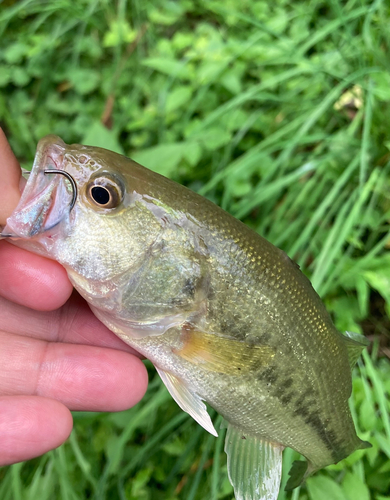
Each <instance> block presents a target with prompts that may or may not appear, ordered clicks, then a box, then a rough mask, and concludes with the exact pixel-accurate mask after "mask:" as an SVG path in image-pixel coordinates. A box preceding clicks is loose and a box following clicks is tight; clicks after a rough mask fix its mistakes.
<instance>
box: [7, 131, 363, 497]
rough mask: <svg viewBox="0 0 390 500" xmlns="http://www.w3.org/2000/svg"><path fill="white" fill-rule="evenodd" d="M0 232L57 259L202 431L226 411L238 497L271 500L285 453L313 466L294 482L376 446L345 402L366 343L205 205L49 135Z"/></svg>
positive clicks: (102, 154) (117, 159)
mask: <svg viewBox="0 0 390 500" xmlns="http://www.w3.org/2000/svg"><path fill="white" fill-rule="evenodd" d="M51 170H52V171H51ZM61 171H62V172H63V173H64V175H63V176H62V175H61ZM48 174H52V175H48ZM55 174H56V175H55ZM70 181H71V182H70ZM67 182H68V184H67ZM96 189H98V190H101V189H103V191H104V196H102V197H101V198H99V197H98V198H97V199H95V198H94V196H93V192H94V190H95V191H96ZM72 190H73V193H72V192H71V191H72ZM53 193H54V195H53ZM70 199H72V202H71V203H70ZM99 200H100V201H99ZM101 200H108V201H107V203H108V205H104V203H103V202H102V201H101ZM51 204H52V205H51ZM67 207H68V210H66V208H67ZM49 213H51V220H52V222H53V220H54V221H55V220H56V217H57V222H56V224H53V223H51V225H50V224H49V223H48V220H47V217H46V214H49ZM34 214H40V215H39V216H37V215H34ZM4 236H7V237H8V238H9V239H10V241H11V242H12V243H14V244H15V245H20V246H22V247H24V248H27V249H30V250H31V251H34V252H37V253H40V254H42V255H45V256H47V257H49V258H52V259H55V260H57V261H58V262H60V263H61V264H62V265H63V266H64V267H65V269H66V270H67V272H68V276H69V278H70V280H71V281H72V283H73V284H74V286H75V288H76V289H77V290H78V291H79V292H80V294H81V295H82V296H83V297H84V298H85V299H86V300H87V302H88V303H89V305H90V307H91V309H92V311H93V312H94V314H95V315H96V316H97V317H98V318H99V319H100V320H101V321H102V322H103V323H105V324H106V326H107V327H108V328H110V329H111V330H112V331H113V332H115V333H116V334H117V335H118V336H119V337H120V338H122V339H123V340H124V341H125V342H127V343H128V344H129V345H131V346H132V347H134V348H135V349H137V350H138V351H139V352H140V353H142V354H144V355H145V356H146V357H147V358H149V359H150V360H151V361H152V362H153V363H154V365H155V366H156V368H157V370H158V373H159V374H160V376H161V378H162V380H163V382H164V383H165V384H166V386H167V388H168V390H169V391H170V393H171V394H172V396H173V397H174V399H175V400H176V402H177V403H178V404H179V406H181V408H182V409H183V410H185V411H187V412H188V413H189V414H190V415H191V416H192V417H193V418H194V419H195V420H196V421H197V422H198V423H200V424H201V425H202V426H203V427H204V428H205V429H206V430H208V431H209V432H211V433H212V434H214V435H217V432H216V430H215V429H214V426H213V424H212V422H211V420H210V417H209V415H208V413H207V408H206V406H205V404H204V401H206V402H207V403H209V404H210V405H211V406H213V407H214V408H215V409H216V410H217V411H218V412H219V413H220V414H221V415H222V416H223V417H224V419H225V421H226V426H227V428H228V431H227V436H226V442H225V451H226V453H227V455H228V473H229V479H230V480H231V482H232V484H233V486H234V491H235V495H236V498H237V500H276V498H277V495H278V489H279V483H280V477H281V460H282V458H281V457H282V450H283V448H284V447H286V446H289V447H291V448H293V449H295V450H297V451H298V452H300V453H301V454H302V455H303V456H304V457H305V458H306V459H307V464H305V463H304V462H298V463H297V464H295V465H294V466H293V468H292V470H291V473H290V474H291V478H290V481H289V483H288V485H287V486H288V487H290V488H292V487H295V486H297V485H298V484H300V483H301V482H302V481H303V480H304V479H305V478H306V477H307V476H308V475H309V474H311V473H313V472H315V471H316V470H317V469H319V468H322V467H325V466H326V465H329V464H331V463H335V462H337V461H339V460H341V459H343V458H345V457H346V456H348V455H349V454H350V453H352V452H353V451H354V450H356V449H359V448H365V447H367V446H368V444H367V443H365V442H363V441H360V439H359V438H358V437H357V435H356V432H355V428H354V425H353V421H352V417H351V414H350V411H349V408H348V398H349V396H350V394H351V369H350V366H351V365H353V363H354V362H355V361H356V359H357V355H358V353H359V352H360V351H361V349H362V348H363V347H364V345H366V342H365V341H364V338H361V337H358V336H356V334H348V335H347V336H343V335H342V334H341V333H340V332H338V331H337V330H336V328H335V327H334V325H333V323H332V321H331V318H330V316H329V314H328V313H327V311H326V309H325V307H324V306H323V304H322V302H321V300H320V298H319V297H318V295H317V294H316V292H315V291H314V289H313V287H312V286H311V284H310V282H309V280H308V279H307V278H306V277H305V276H304V275H303V274H302V273H301V271H300V270H299V267H298V266H297V265H296V264H295V263H294V262H293V261H292V260H291V259H290V258H289V257H288V256H287V255H286V254H285V253H284V252H282V251H281V250H279V249H278V248H276V247H274V246H273V245H271V243H269V242H268V241H266V240H265V239H264V238H262V237H261V236H259V235H258V234H257V233H255V232H254V231H252V230H251V229H249V228H248V227H247V226H245V225H244V224H243V223H242V222H240V221H238V220H236V219H234V218H233V217H232V216H231V215H229V214H228V213H226V212H224V211H223V210H221V209H220V208H219V207H217V206H216V205H214V204H213V203H211V202H210V201H208V200H206V199H204V198H202V197H200V196H199V195H197V194H196V193H193V192H192V191H190V190H189V189H187V188H185V187H183V186H180V185H178V184H176V183H174V182H172V181H170V180H169V179H166V178H164V177H162V176H160V175H158V174H156V173H154V172H151V171H149V170H147V169H145V168H144V167H142V166H141V165H138V164H137V163H135V162H133V161H132V160H130V159H128V158H125V157H122V156H120V155H117V154H116V153H113V152H110V151H106V150H103V149H101V148H94V147H87V146H80V145H70V146H68V145H66V144H65V143H64V142H63V141H61V139H59V138H58V137H55V136H48V137H47V138H45V139H42V141H40V143H39V144H38V148H37V155H36V158H35V161H34V166H33V171H32V175H31V176H30V178H29V180H28V183H27V187H26V189H25V191H24V193H23V195H22V198H21V201H20V203H19V205H18V207H17V208H16V211H15V212H14V214H13V215H12V216H11V217H10V218H9V219H8V221H7V226H6V228H5V229H4V235H3V237H4Z"/></svg>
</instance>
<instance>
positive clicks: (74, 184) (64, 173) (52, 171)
mask: <svg viewBox="0 0 390 500" xmlns="http://www.w3.org/2000/svg"><path fill="white" fill-rule="evenodd" d="M43 173H44V174H45V175H46V174H60V175H63V176H64V177H66V178H67V179H68V181H69V182H70V185H71V187H72V191H73V196H72V201H71V202H70V208H69V212H70V211H71V210H72V208H73V207H74V205H75V203H76V199H77V184H76V181H75V180H74V179H73V177H72V176H71V175H70V174H68V172H65V170H56V169H54V168H53V169H50V170H44V171H43Z"/></svg>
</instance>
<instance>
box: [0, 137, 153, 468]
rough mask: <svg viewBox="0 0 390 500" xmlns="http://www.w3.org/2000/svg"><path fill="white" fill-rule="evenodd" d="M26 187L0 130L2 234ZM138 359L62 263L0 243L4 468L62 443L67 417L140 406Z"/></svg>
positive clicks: (142, 381) (0, 455)
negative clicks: (81, 293) (80, 412)
mask: <svg viewBox="0 0 390 500" xmlns="http://www.w3.org/2000/svg"><path fill="white" fill-rule="evenodd" d="M20 180H21V172H20V168H19V165H18V163H17V160H16V158H15V157H14V155H13V153H12V151H11V149H10V147H9V145H8V142H7V140H6V138H5V135H4V133H3V131H2V130H1V129H0V192H1V202H0V227H1V226H3V225H5V220H6V218H7V217H9V215H10V214H11V212H12V210H13V209H14V208H15V206H16V204H17V202H18V200H19V198H20V189H19V183H20ZM21 182H22V183H23V180H22V181H21ZM136 356H137V354H136V353H135V351H133V350H132V349H131V348H130V347H129V346H127V345H126V344H124V343H123V342H122V341H121V340H120V339H119V338H117V337H116V336H115V335H114V334H113V333H112V332H110V331H109V330H108V329H107V328H106V327H105V326H104V325H103V324H102V323H100V321H98V320H97V319H96V318H95V316H94V315H93V314H92V312H91V311H90V309H89V307H88V306H87V304H86V302H85V301H84V300H83V299H82V298H81V297H80V296H79V295H78V294H77V293H76V292H72V285H71V284H70V282H69V280H68V277H67V275H66V272H65V270H64V269H63V268H62V267H61V266H60V265H59V264H58V263H57V262H54V261H51V260H48V259H45V258H43V257H40V256H37V255H34V254H31V253H29V252H27V251H25V250H22V249H20V248H17V247H15V246H13V245H12V244H10V243H9V242H7V241H5V240H2V241H0V466H2V465H7V464H11V463H15V462H19V461H22V460H27V459H30V458H33V457H36V456H39V455H41V454H43V453H45V452H46V451H49V450H51V449H53V448H55V447H57V446H59V445H60V444H61V443H63V442H64V441H65V440H66V439H67V437H68V436H69V434H70V432H71V429H72V416H71V413H70V411H69V410H83V411H120V410H124V409H126V408H129V407H131V406H133V405H135V404H136V403H137V402H138V401H139V400H140V399H141V398H142V396H143V395H144V393H145V391H146V386H147V372H146V369H145V367H144V365H143V363H142V361H141V360H140V359H139V358H138V357H136Z"/></svg>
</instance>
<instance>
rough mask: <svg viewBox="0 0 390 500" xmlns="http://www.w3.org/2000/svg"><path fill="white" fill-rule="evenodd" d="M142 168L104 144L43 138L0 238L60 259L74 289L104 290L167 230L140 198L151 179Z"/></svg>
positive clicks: (51, 137) (50, 137) (95, 292)
mask: <svg viewBox="0 0 390 500" xmlns="http://www.w3.org/2000/svg"><path fill="white" fill-rule="evenodd" d="M137 166H138V164H136V163H135V162H133V161H132V160H130V159H128V158H125V157H123V156H121V155H118V154H116V153H114V152H111V151H107V150H105V149H102V148H95V147H89V146H81V145H67V144H65V143H64V142H63V141H62V140H61V139H60V138H59V137H56V136H53V135H50V136H47V137H45V138H43V139H41V141H40V142H39V143H38V146H37V152H36V156H35V160H34V164H33V168H32V171H31V175H30V176H29V179H28V182H27V184H26V186H25V189H24V191H23V193H22V197H21V199H20V202H19V204H18V206H17V207H16V209H15V211H14V212H13V214H12V215H11V216H10V217H9V218H8V219H7V224H6V226H5V228H4V229H3V232H2V233H1V236H2V237H6V238H8V239H9V240H10V241H11V242H12V243H14V244H15V245H17V246H20V247H23V248H25V249H27V250H30V251H33V252H34V253H38V254H40V255H43V256H45V257H48V258H51V259H54V260H57V261H58V262H60V263H61V264H62V265H63V266H64V267H65V268H66V270H67V271H68V275H69V277H70V279H71V281H72V282H73V284H74V285H75V286H76V288H78V289H81V290H83V289H84V290H86V289H87V290H89V291H91V290H92V291H93V293H92V295H93V294H99V293H101V289H102V287H103V288H104V286H105V285H104V284H107V283H108V282H112V281H113V280H114V281H115V279H116V278H118V277H119V276H121V275H122V274H123V273H124V272H126V271H127V270H128V269H129V268H131V267H132V266H133V265H134V264H135V263H136V262H137V261H139V260H140V259H141V258H142V256H143V255H144V253H145V252H146V248H147V246H148V245H147V244H146V242H147V241H149V240H151V239H153V238H154V237H155V236H154V232H155V231H158V227H161V226H160V225H159V224H158V221H157V220H156V217H155V216H154V215H153V214H152V213H151V212H150V210H148V209H147V206H146V203H142V200H143V199H144V193H145V186H147V184H148V180H147V179H144V178H143V176H142V172H141V174H139V175H138V174H137V172H138V171H137V168H136V167H137ZM132 167H133V168H132ZM138 167H140V166H138ZM140 168H141V169H142V167H140ZM133 170H134V172H133ZM145 170H146V169H145Z"/></svg>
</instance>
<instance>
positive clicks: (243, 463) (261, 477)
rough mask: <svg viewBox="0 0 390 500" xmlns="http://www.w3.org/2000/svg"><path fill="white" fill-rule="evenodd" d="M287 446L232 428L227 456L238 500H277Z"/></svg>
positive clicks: (229, 432)
mask: <svg viewBox="0 0 390 500" xmlns="http://www.w3.org/2000/svg"><path fill="white" fill-rule="evenodd" d="M282 451H283V446H282V445H279V444H275V443H270V442H269V441H266V440H265V439H262V438H260V437H258V436H254V435H251V434H248V433H246V432H243V431H242V430H240V429H238V428H237V427H234V426H233V425H231V424H228V427H227V433H226V441H225V452H226V454H227V457H228V460H227V463H228V474H229V480H230V482H231V483H232V485H233V488H234V494H235V497H236V500H276V499H277V498H278V493H279V488H280V478H281V474H282Z"/></svg>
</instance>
